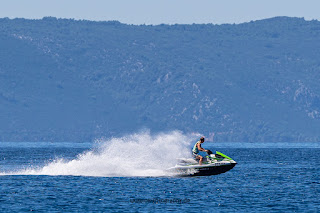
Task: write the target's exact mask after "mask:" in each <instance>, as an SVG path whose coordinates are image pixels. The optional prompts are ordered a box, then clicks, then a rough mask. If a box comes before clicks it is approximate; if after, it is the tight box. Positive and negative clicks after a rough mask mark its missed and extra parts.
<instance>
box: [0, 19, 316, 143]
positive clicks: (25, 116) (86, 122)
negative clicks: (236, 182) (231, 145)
mask: <svg viewBox="0 0 320 213" xmlns="http://www.w3.org/2000/svg"><path fill="white" fill-rule="evenodd" d="M319 49H320V22H318V21H305V20H304V19H299V18H287V17H277V18H272V19H266V20H261V21H255V22H250V23H244V24H239V25H211V24H207V25H199V24H193V25H158V26H145V25H140V26H134V25H125V24H121V23H119V22H117V21H111V22H92V21H75V20H67V19H56V18H51V17H48V18H43V19H42V20H25V19H13V20H10V19H6V18H5V19H0V141H48V140H55V141H88V140H89V141H91V140H94V139H95V138H98V137H102V136H106V137H109V136H113V135H119V134H124V133H128V132H134V131H138V130H140V129H142V128H148V129H151V130H152V131H168V130H175V129H178V130H182V131H185V132H201V133H203V134H205V135H207V136H210V135H212V134H213V133H214V134H215V140H217V141H252V142H254V141H270V142H273V141H319V140H320V131H319V130H320V51H319Z"/></svg>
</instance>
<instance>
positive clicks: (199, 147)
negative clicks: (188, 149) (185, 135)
mask: <svg viewBox="0 0 320 213" xmlns="http://www.w3.org/2000/svg"><path fill="white" fill-rule="evenodd" d="M197 147H198V149H199V151H203V152H206V151H207V150H205V149H204V148H202V147H201V144H200V143H198V144H197Z"/></svg>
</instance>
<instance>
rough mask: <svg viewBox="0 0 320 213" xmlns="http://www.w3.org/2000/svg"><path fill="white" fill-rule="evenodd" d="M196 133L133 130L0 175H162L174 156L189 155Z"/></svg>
mask: <svg viewBox="0 0 320 213" xmlns="http://www.w3.org/2000/svg"><path fill="white" fill-rule="evenodd" d="M197 136H198V135H195V134H193V135H184V134H183V133H182V132H180V131H173V132H169V133H161V134H157V135H152V134H151V133H150V132H148V131H146V132H142V133H136V134H132V135H128V136H124V137H120V138H111V139H99V140H97V141H96V144H97V146H96V147H95V148H93V149H91V150H88V151H86V152H84V153H81V154H79V155H78V156H77V157H76V158H75V159H73V160H66V159H63V158H60V159H57V160H54V161H52V162H50V163H48V164H47V165H45V166H43V167H41V168H26V169H23V170H20V171H17V172H6V173H5V174H2V175H72V176H100V177H115V176H116V177H121V176H166V175H168V174H166V172H165V170H166V169H167V168H169V167H172V166H174V165H175V164H176V159H177V158H180V157H189V156H190V143H191V142H192V141H194V140H195V137H197Z"/></svg>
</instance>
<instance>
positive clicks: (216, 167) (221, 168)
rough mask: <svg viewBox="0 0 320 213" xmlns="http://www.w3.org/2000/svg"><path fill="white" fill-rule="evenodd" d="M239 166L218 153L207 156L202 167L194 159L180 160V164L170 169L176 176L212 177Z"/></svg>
mask: <svg viewBox="0 0 320 213" xmlns="http://www.w3.org/2000/svg"><path fill="white" fill-rule="evenodd" d="M236 164H237V162H236V161H234V160H232V159H231V158H230V157H228V156H226V155H224V154H222V153H221V152H217V154H216V155H210V156H207V157H206V158H205V159H204V162H203V164H202V165H199V163H198V162H197V161H195V160H193V159H180V163H179V164H177V165H176V166H175V167H172V168H170V169H168V172H172V173H173V175H174V176H183V177H185V176H210V175H218V174H221V173H225V172H227V171H229V170H231V169H232V168H233V167H234V166H235V165H236Z"/></svg>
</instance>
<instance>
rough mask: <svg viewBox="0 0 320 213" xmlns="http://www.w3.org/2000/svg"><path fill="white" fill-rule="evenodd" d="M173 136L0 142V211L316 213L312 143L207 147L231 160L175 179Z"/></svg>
mask: <svg viewBox="0 0 320 213" xmlns="http://www.w3.org/2000/svg"><path fill="white" fill-rule="evenodd" d="M191 145H192V141H190V139H189V136H185V135H182V134H181V133H179V132H173V133H167V134H160V135H156V136H152V135H150V134H148V133H145V134H142V133H141V134H136V135H130V136H126V137H122V138H111V139H101V140H97V141H95V142H92V143H91V142H90V143H89V142H88V143H75V142H74V143H73V142H0V212H30V211H35V212H163V211H172V212H320V170H319V169H320V163H319V162H320V161H319V159H320V143H307V142H306V143H303V142H300V143H221V142H219V143H218V142H217V143H211V142H205V143H204V144H203V147H205V148H209V149H211V150H212V151H220V152H222V153H224V154H226V155H228V156H230V157H232V158H233V159H234V160H235V161H237V163H238V164H237V165H236V167H234V168H233V169H232V170H230V171H228V172H226V173H223V174H220V175H215V176H206V177H175V176H170V175H168V174H166V172H165V168H167V167H169V166H171V165H172V164H174V159H175V158H176V157H181V156H183V155H187V152H189V150H190V146H191Z"/></svg>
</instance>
